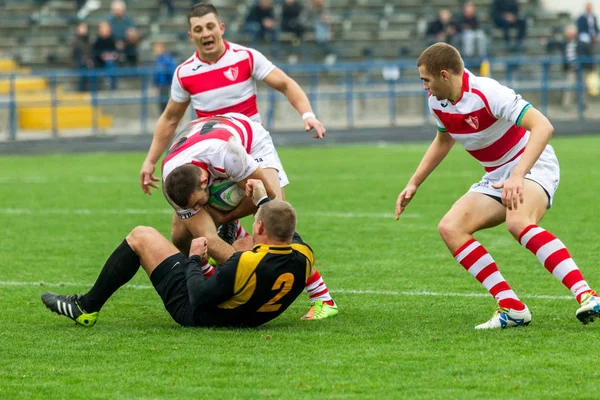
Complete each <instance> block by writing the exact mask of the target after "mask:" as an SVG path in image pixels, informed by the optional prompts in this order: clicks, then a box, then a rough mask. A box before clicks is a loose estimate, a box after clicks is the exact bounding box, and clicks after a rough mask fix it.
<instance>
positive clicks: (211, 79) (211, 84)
mask: <svg viewBox="0 0 600 400" xmlns="http://www.w3.org/2000/svg"><path fill="white" fill-rule="evenodd" d="M250 78H252V70H251V69H250V62H249V60H242V61H239V62H237V63H235V64H233V65H229V66H227V67H224V68H219V69H215V70H213V71H208V72H204V73H197V74H194V75H190V76H185V77H183V78H181V83H182V85H181V86H182V87H183V89H185V90H186V91H187V92H189V93H190V94H191V95H192V96H193V95H195V94H199V93H203V92H208V91H210V90H215V89H222V88H224V87H227V86H231V85H235V84H238V83H241V82H245V81H247V80H248V79H250Z"/></svg>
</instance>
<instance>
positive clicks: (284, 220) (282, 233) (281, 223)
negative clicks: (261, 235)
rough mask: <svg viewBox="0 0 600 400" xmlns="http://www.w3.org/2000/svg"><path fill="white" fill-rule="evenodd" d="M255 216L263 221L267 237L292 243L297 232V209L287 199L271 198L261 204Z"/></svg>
mask: <svg viewBox="0 0 600 400" xmlns="http://www.w3.org/2000/svg"><path fill="white" fill-rule="evenodd" d="M254 218H255V219H256V220H257V221H262V223H263V226H264V228H265V231H266V235H267V238H269V239H271V240H276V241H279V242H287V243H290V242H291V241H292V237H293V236H294V232H296V210H294V207H292V206H291V205H290V203H287V202H285V201H281V200H271V201H268V202H266V203H265V204H263V205H262V206H260V208H259V209H258V211H257V212H256V215H255V216H254Z"/></svg>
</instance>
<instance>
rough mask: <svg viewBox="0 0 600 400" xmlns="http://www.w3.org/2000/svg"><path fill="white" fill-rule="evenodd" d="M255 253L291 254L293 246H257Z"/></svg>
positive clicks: (254, 249)
mask: <svg viewBox="0 0 600 400" xmlns="http://www.w3.org/2000/svg"><path fill="white" fill-rule="evenodd" d="M252 251H253V252H255V253H271V254H289V253H291V252H292V246H290V245H289V244H257V245H256V246H254V248H253V249H252Z"/></svg>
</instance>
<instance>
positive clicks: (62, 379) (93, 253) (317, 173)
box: [0, 137, 600, 399]
mask: <svg viewBox="0 0 600 400" xmlns="http://www.w3.org/2000/svg"><path fill="white" fill-rule="evenodd" d="M552 144H553V145H554V147H555V149H556V152H557V154H558V156H559V160H560V161H561V167H562V180H561V183H560V188H559V190H558V192H557V197H556V199H555V206H554V207H553V209H552V210H551V211H550V212H549V213H548V215H547V217H546V218H545V219H544V220H543V221H542V223H541V225H542V226H543V227H545V228H546V229H548V230H550V231H552V232H553V233H555V234H556V235H557V236H559V237H560V238H561V239H562V241H563V242H564V243H565V244H566V245H567V246H568V248H569V249H570V251H571V253H572V255H573V256H574V258H575V261H576V262H577V263H578V264H579V266H580V267H581V269H582V271H583V273H584V275H585V276H586V278H587V279H588V281H589V282H590V283H591V285H592V286H593V287H596V288H600V269H599V268H598V262H597V255H598V250H599V248H600V246H599V244H598V243H599V242H600V231H599V230H598V228H597V216H598V211H597V208H596V206H597V198H598V195H597V194H598V191H599V189H600V184H599V183H598V181H597V179H598V178H599V177H600V169H598V168H597V166H598V161H597V160H598V148H600V137H587V138H570V139H556V140H553V142H552ZM425 149H426V145H425V144H423V145H404V146H396V145H394V146H389V147H360V146H356V147H324V148H298V149H280V155H281V158H282V161H283V163H284V165H285V167H286V170H287V172H288V175H289V177H290V181H291V182H292V185H291V186H290V187H289V188H288V190H287V195H288V200H289V201H290V202H291V203H292V204H293V205H294V206H295V207H296V209H297V211H298V215H299V226H298V231H299V232H300V233H301V234H302V235H303V237H304V239H305V240H306V241H307V242H309V243H310V244H311V246H312V247H313V249H314V250H315V252H316V255H317V267H318V268H319V270H320V272H321V274H322V275H323V277H324V278H325V281H326V283H327V285H328V286H329V288H330V290H331V292H332V295H333V296H334V299H335V300H336V301H337V302H338V304H339V306H340V309H341V313H340V315H339V316H338V317H336V318H334V319H331V320H325V321H320V322H316V323H315V322H305V321H301V320H300V319H299V318H300V316H301V315H302V314H303V313H304V312H305V311H307V309H308V305H309V303H308V297H307V296H306V295H305V294H303V295H302V296H301V297H300V298H299V299H298V300H297V301H296V303H295V304H294V305H293V306H292V307H290V309H289V310H288V311H287V312H286V313H285V314H283V315H282V316H281V317H280V318H279V319H277V320H275V321H272V322H271V323H269V324H267V325H266V326H264V327H262V328H259V329H248V330H224V329H185V328H180V327H179V326H177V325H176V324H175V323H174V322H173V321H172V320H171V319H170V317H169V315H168V314H167V312H166V311H165V310H164V308H163V306H162V304H161V302H160V299H159V297H158V295H157V294H156V293H155V292H154V291H153V289H151V287H150V282H149V280H148V279H147V277H146V276H145V274H144V273H143V271H141V270H140V272H139V273H138V275H137V276H136V277H135V278H134V280H133V281H132V282H131V283H130V284H129V286H126V287H124V288H122V289H121V290H120V291H118V292H117V294H116V295H115V296H114V297H113V298H112V299H111V300H109V302H108V303H107V304H106V306H105V308H104V309H103V310H102V312H101V313H100V318H99V321H98V323H97V324H96V326H94V327H93V328H91V329H86V328H83V327H79V326H75V325H74V324H73V323H71V321H69V320H68V319H67V318H64V317H59V316H57V315H56V314H52V313H50V312H49V311H48V310H47V309H46V308H45V307H44V306H43V305H42V303H41V301H40V294H41V293H42V292H44V291H47V290H50V291H56V292H59V293H63V294H72V293H82V292H85V291H86V290H87V289H88V288H89V287H90V285H91V284H92V283H93V281H94V280H95V278H96V276H97V274H98V272H99V271H100V269H101V267H102V265H103V264H104V261H105V259H106V258H107V257H108V255H109V254H110V253H111V252H112V250H113V249H114V248H115V246H117V245H118V244H119V243H120V242H121V240H123V238H124V236H125V235H126V234H127V233H128V232H129V231H130V230H131V229H132V228H133V227H135V226H136V225H150V226H153V227H156V228H157V229H158V230H160V231H161V232H163V233H164V234H168V233H169V227H170V218H171V214H170V211H169V208H168V205H167V204H166V202H165V201H164V200H163V199H162V196H161V194H160V193H155V194H154V195H153V196H151V197H149V196H145V195H143V194H142V192H141V190H140V188H139V184H138V173H139V168H140V166H141V162H142V160H143V157H144V154H141V153H129V154H82V155H61V156H58V155H51V156H27V157H25V156H14V157H1V158H0V193H1V195H0V225H1V226H2V228H1V229H2V231H1V232H2V233H1V236H0V264H1V267H0V305H1V308H2V309H1V312H0V348H1V349H2V356H1V357H0V399H13V398H36V399H37V398H39V399H79V398H94V399H96V398H101V399H156V398H161V399H162V398H165V399H191V398H207V399H234V398H235V399H251V398H282V397H283V398H311V399H318V398H344V399H346V398H356V399H366V398H373V399H375V398H394V399H398V398H406V399H438V398H439V399H442V398H443V399H448V398H452V399H470V398H473V399H474V398H477V399H492V398H505V399H515V398H522V399H538V398H539V399H565V398H569V399H574V398H577V399H583V398H595V397H596V396H597V390H598V389H600V383H599V382H600V379H599V378H600V377H599V373H598V371H599V369H598V367H597V365H598V363H599V361H600V356H599V353H598V348H599V347H598V344H599V340H598V338H599V337H600V323H599V322H596V323H595V324H591V325H588V326H583V325H581V324H580V323H579V322H578V321H577V320H576V318H575V315H574V314H575V310H576V308H577V303H576V302H575V301H574V300H573V299H571V298H570V293H569V292H568V290H567V289H565V288H564V287H563V286H562V285H561V284H560V283H559V282H557V281H556V280H555V279H554V278H553V277H552V276H551V275H550V274H548V272H546V271H545V269H544V268H543V267H542V266H541V265H540V264H539V263H538V261H537V259H536V258H535V257H534V256H533V255H531V254H530V253H529V252H528V251H527V250H525V249H523V248H521V247H520V246H519V245H518V244H517V243H516V242H515V241H514V240H513V239H512V238H511V237H510V235H509V234H508V233H507V232H506V231H505V229H504V227H503V226H501V227H498V228H495V229H493V230H489V231H485V232H481V233H480V234H479V235H477V238H478V239H479V240H480V241H481V242H482V243H483V244H484V245H485V246H486V247H487V249H488V250H489V251H490V252H491V254H492V255H493V256H494V258H495V259H496V261H497V263H498V265H499V267H500V270H501V272H502V273H503V275H504V277H505V278H506V279H507V280H508V281H509V283H511V285H512V286H513V289H514V290H515V291H516V292H517V294H519V295H520V297H521V299H522V300H524V301H525V302H526V303H527V304H528V306H529V308H530V309H531V311H532V313H533V321H532V324H531V325H530V326H529V327H527V328H523V329H515V330H507V331H484V332H482V331H475V330H474V329H473V327H474V326H475V325H476V324H478V323H481V322H484V321H485V320H487V319H488V318H489V317H490V316H491V314H492V312H493V310H494V307H495V302H494V301H493V300H492V299H491V297H489V296H486V294H487V292H486V291H485V290H484V289H483V288H482V287H481V286H480V285H479V284H478V283H477V281H476V280H475V279H473V278H472V277H471V276H470V275H469V274H468V273H467V272H466V271H464V270H463V268H462V267H461V266H460V265H458V264H457V263H456V262H455V261H454V259H453V258H452V257H451V256H450V254H449V253H448V251H447V250H446V248H445V246H444V244H443V243H442V241H441V239H440V238H439V236H438V234H437V230H436V227H437V222H438V221H439V220H440V218H441V217H442V216H443V215H444V213H445V211H446V210H447V209H448V208H449V207H450V206H451V205H452V203H453V202H454V201H455V200H456V199H457V198H458V197H459V196H460V195H462V194H463V193H464V192H465V191H466V190H467V189H468V188H469V186H470V185H471V183H473V182H475V181H478V180H479V178H480V177H481V175H482V173H483V172H482V171H483V170H482V168H481V167H480V166H478V164H477V163H476V162H475V161H474V160H473V159H471V158H470V157H469V156H468V155H467V154H466V153H465V152H464V151H463V150H462V149H460V148H458V147H457V148H456V149H454V150H453V151H452V152H451V154H450V156H449V157H448V159H447V160H445V161H444V163H443V164H442V165H441V167H440V169H439V170H438V171H436V172H435V173H434V174H433V175H432V176H431V177H430V179H429V180H428V181H427V182H426V183H425V185H424V186H423V187H422V188H421V190H420V191H419V193H418V195H417V197H416V198H415V200H414V201H413V203H412V204H411V205H410V206H409V208H408V209H407V211H406V215H405V216H404V217H403V218H402V220H401V221H399V222H396V221H394V219H393V209H394V203H395V199H396V196H397V195H398V193H399V191H400V190H401V189H402V188H403V187H404V184H405V182H406V181H407V179H408V178H409V177H410V175H411V174H412V172H413V170H414V168H415V167H416V165H417V163H418V162H419V160H420V158H421V156H422V154H423V153H424V151H425ZM246 222H248V221H246ZM246 226H248V227H249V224H246Z"/></svg>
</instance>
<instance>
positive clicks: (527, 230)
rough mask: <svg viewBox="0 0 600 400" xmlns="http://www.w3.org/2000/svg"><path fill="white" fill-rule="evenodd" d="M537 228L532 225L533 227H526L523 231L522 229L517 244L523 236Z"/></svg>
mask: <svg viewBox="0 0 600 400" xmlns="http://www.w3.org/2000/svg"><path fill="white" fill-rule="evenodd" d="M537 227H538V226H537V225H535V224H533V225H529V226H528V227H526V228H525V229H523V232H521V234H520V235H519V238H518V239H517V240H518V241H519V243H521V239H522V238H523V236H524V235H525V234H526V233H527V232H529V231H530V230H532V229H533V228H537Z"/></svg>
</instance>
